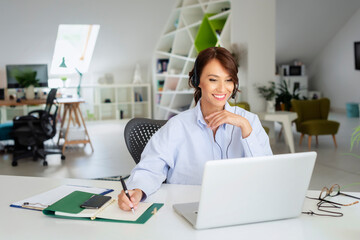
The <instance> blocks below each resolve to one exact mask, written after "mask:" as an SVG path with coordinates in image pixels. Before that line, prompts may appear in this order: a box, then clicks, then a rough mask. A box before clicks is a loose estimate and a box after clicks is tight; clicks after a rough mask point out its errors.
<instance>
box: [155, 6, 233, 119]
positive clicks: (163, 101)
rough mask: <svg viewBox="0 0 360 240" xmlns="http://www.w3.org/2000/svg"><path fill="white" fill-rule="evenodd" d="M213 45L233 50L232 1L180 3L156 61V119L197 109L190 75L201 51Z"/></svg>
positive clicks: (166, 29) (159, 45) (172, 15)
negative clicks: (191, 108) (231, 43)
mask: <svg viewBox="0 0 360 240" xmlns="http://www.w3.org/2000/svg"><path fill="white" fill-rule="evenodd" d="M211 46H222V47H225V48H227V49H230V1H220V0H212V1H208V0H180V1H178V2H177V4H176V6H175V8H174V9H173V11H172V13H171V15H170V18H169V21H168V23H167V25H166V28H165V30H164V33H163V35H162V36H161V38H160V40H159V42H158V45H157V47H156V51H155V54H154V58H153V67H152V69H153V90H154V93H153V94H154V114H155V118H157V119H169V118H170V117H172V116H173V115H176V114H178V113H180V112H182V111H185V110H187V109H189V108H190V107H192V106H194V101H193V94H194V91H193V89H192V88H190V87H189V85H188V80H189V76H188V74H189V72H190V71H191V70H192V68H193V66H194V62H195V58H196V56H197V55H198V52H199V51H201V50H203V49H205V48H207V47H211Z"/></svg>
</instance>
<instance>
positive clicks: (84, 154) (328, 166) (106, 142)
mask: <svg viewBox="0 0 360 240" xmlns="http://www.w3.org/2000/svg"><path fill="white" fill-rule="evenodd" d="M330 119H333V120H336V121H339V122H340V123H341V125H340V129H339V132H338V134H337V135H336V138H337V143H338V148H337V149H335V147H334V143H333V140H332V137H331V136H319V145H318V146H315V139H313V144H312V150H314V151H316V152H317V153H318V157H317V161H316V165H315V169H314V172H313V176H312V179H311V183H310V189H321V188H322V187H323V186H328V187H330V186H331V185H332V184H334V183H338V184H340V186H348V185H349V184H354V183H359V184H357V185H356V184H355V185H351V186H348V187H347V188H346V190H348V191H360V158H356V157H353V156H350V155H346V154H347V153H349V151H350V137H351V133H352V131H353V129H354V128H355V127H356V126H358V125H359V124H360V119H358V118H357V119H356V118H347V117H346V115H345V114H339V113H332V114H330ZM125 124H126V121H124V120H120V121H102V122H96V121H93V122H87V127H88V131H89V134H90V137H91V141H92V143H93V146H94V149H95V151H94V153H91V148H90V146H86V147H85V148H83V147H82V146H72V147H69V148H68V149H67V150H66V153H65V155H66V160H65V161H61V159H60V155H52V156H48V158H47V161H48V163H49V164H48V166H47V167H44V166H43V165H42V162H41V161H37V162H34V161H32V160H31V159H24V160H19V165H18V166H17V167H12V166H11V159H12V156H11V155H10V154H0V175H19V176H43V177H54V178H98V177H108V176H117V175H127V174H128V173H129V172H130V171H131V169H132V168H133V167H134V166H135V163H134V161H133V160H132V158H131V156H130V154H129V153H128V151H127V148H126V146H125V142H124V137H123V135H124V133H123V131H124V126H125ZM275 130H276V132H277V133H278V131H279V130H280V125H278V124H276V126H275ZM293 132H294V141H295V150H296V152H304V151H308V148H307V138H304V141H303V144H302V146H299V139H300V134H299V133H297V132H296V131H295V126H293ZM50 144H51V142H50ZM272 149H273V152H274V154H280V153H287V152H288V150H287V149H288V148H287V146H286V144H285V142H284V138H283V137H282V138H281V139H280V140H277V141H276V142H275V143H274V144H272ZM353 153H357V154H358V155H360V147H357V148H356V149H355V151H354V150H353Z"/></svg>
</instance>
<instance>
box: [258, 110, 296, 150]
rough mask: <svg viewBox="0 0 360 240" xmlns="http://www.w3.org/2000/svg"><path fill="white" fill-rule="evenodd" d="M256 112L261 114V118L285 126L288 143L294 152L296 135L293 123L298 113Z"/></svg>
mask: <svg viewBox="0 0 360 240" xmlns="http://www.w3.org/2000/svg"><path fill="white" fill-rule="evenodd" d="M256 114H257V115H258V116H259V119H260V120H263V121H273V122H280V123H282V125H283V128H284V133H285V140H286V143H287V145H288V146H289V148H290V152H291V153H294V152H295V146H294V136H293V133H292V130H291V123H292V121H294V120H295V119H296V118H297V114H296V113H295V112H287V111H277V112H274V113H267V112H260V113H256Z"/></svg>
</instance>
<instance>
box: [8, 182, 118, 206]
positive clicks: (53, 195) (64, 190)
mask: <svg viewBox="0 0 360 240" xmlns="http://www.w3.org/2000/svg"><path fill="white" fill-rule="evenodd" d="M74 191H83V192H89V193H93V194H101V195H105V194H107V193H109V192H112V191H114V190H113V189H106V188H96V187H88V186H77V185H62V186H59V187H57V188H54V189H51V190H50V191H46V192H43V193H40V194H37V195H35V196H32V197H29V198H26V199H24V200H21V201H18V202H15V203H12V204H11V205H10V207H17V208H26V209H31V210H38V211H42V210H44V209H45V208H47V207H48V206H50V205H51V204H53V203H55V202H56V201H58V200H60V199H62V198H63V197H65V196H67V195H69V194H70V193H72V192H74ZM24 203H25V204H24Z"/></svg>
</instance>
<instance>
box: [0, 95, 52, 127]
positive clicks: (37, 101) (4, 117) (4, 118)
mask: <svg viewBox="0 0 360 240" xmlns="http://www.w3.org/2000/svg"><path fill="white" fill-rule="evenodd" d="M45 103H46V99H34V100H24V99H22V100H21V101H20V102H16V100H1V101H0V108H1V110H0V111H1V112H0V113H1V119H0V123H3V122H6V121H7V120H8V119H7V114H6V107H9V106H24V108H23V114H22V115H27V113H28V112H29V110H28V106H30V105H41V104H45ZM11 120H12V119H11Z"/></svg>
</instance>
